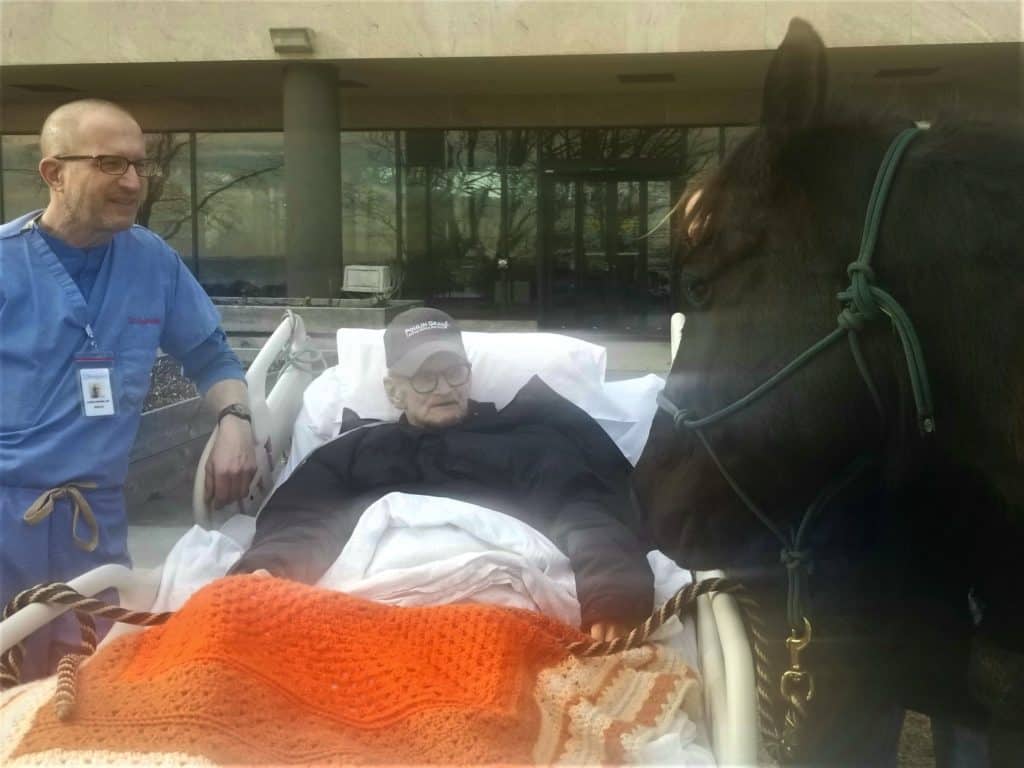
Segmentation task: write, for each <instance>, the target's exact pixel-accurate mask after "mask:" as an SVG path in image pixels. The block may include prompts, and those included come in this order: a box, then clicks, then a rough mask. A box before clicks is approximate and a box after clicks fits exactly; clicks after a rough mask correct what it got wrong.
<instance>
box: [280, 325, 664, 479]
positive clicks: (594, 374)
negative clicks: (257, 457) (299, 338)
mask: <svg viewBox="0 0 1024 768" xmlns="http://www.w3.org/2000/svg"><path fill="white" fill-rule="evenodd" d="M462 340H463V343H464V344H465V346H466V354H467V355H468V356H469V360H470V362H471V363H472V365H473V380H472V386H471V388H470V397H472V398H473V399H474V400H477V401H479V402H490V403H494V404H495V405H496V406H497V407H498V408H503V407H504V406H506V405H507V404H508V403H509V402H510V401H511V400H512V398H514V397H515V396H516V393H518V392H519V390H520V389H521V388H522V387H523V385H524V384H526V382H527V381H529V380H530V378H531V377H533V376H534V375H537V376H540V378H541V379H542V380H543V381H544V382H545V383H546V384H547V385H548V386H549V387H551V388H552V389H553V390H554V391H555V392H557V393H558V394H560V395H561V396H562V397H564V398H565V399H566V400H569V401H570V402H571V403H574V404H575V405H577V406H579V407H580V408H582V409H583V410H584V411H586V412H587V413H588V414H590V416H591V417H592V418H594V419H595V420H596V421H597V422H598V423H599V424H600V425H601V426H602V427H603V428H604V430H605V431H606V432H607V433H608V434H609V436H610V437H611V438H612V440H614V441H615V442H616V444H617V445H618V446H619V449H620V450H621V451H622V453H623V455H624V456H625V457H626V458H627V459H629V461H630V462H631V463H633V464H636V462H637V460H639V458H640V453H641V451H642V450H643V446H644V443H645V442H646V441H647V434H648V432H649V431H650V428H651V420H652V419H653V417H654V411H655V410H656V405H655V403H654V396H655V395H656V393H657V392H658V391H660V390H661V388H662V387H663V386H664V382H663V381H662V379H661V378H660V377H658V376H655V375H653V374H650V375H648V376H645V377H642V378H640V379H632V380H630V381H629V382H614V383H607V384H606V383H605V380H604V376H605V366H606V363H607V355H606V352H605V349H604V347H601V346H598V345H596V344H591V343H589V342H586V341H581V340H580V339H574V338H572V337H571V336H561V335H559V334H555V333H480V332H473V331H464V332H463V334H462ZM386 369H387V367H386V365H385V362H384V331H383V330H382V329H363V328H342V329H341V330H339V331H338V365H336V366H334V367H332V368H328V369H327V370H326V371H324V372H323V373H322V374H321V375H320V376H319V377H318V378H317V379H316V380H315V381H313V383H312V384H310V385H309V387H307V388H306V391H305V393H304V394H303V405H302V411H301V413H300V414H299V417H298V420H297V421H296V424H295V430H294V433H293V436H292V450H291V455H290V457H289V462H288V467H287V469H286V470H285V472H284V474H283V476H287V475H288V474H290V472H291V469H293V468H294V467H295V465H296V464H298V462H299V461H301V460H302V458H303V457H304V456H306V455H307V454H308V453H309V452H310V451H312V450H313V449H314V448H316V447H317V446H319V445H322V444H323V443H325V442H326V441H328V440H331V439H332V438H334V437H336V436H337V434H338V425H340V424H341V419H342V414H343V411H344V409H345V408H350V409H351V410H353V411H355V412H356V413H357V414H359V416H361V417H362V418H365V419H383V420H385V421H396V420H397V419H398V417H399V416H400V413H399V411H398V410H397V409H396V408H395V407H394V406H392V405H391V403H390V401H389V400H388V399H387V396H386V395H385V394H384V385H383V379H384V374H385V372H386Z"/></svg>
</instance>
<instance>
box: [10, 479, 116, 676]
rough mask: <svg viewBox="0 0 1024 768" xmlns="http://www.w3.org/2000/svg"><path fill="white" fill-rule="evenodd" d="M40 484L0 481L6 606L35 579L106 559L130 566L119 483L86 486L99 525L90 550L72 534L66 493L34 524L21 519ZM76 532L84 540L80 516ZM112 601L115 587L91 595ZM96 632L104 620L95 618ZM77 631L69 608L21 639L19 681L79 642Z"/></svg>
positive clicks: (59, 576)
mask: <svg viewBox="0 0 1024 768" xmlns="http://www.w3.org/2000/svg"><path fill="white" fill-rule="evenodd" d="M45 490H47V489H45V488H17V487H11V486H0V601H2V606H3V607H6V605H7V603H8V601H10V600H11V598H13V597H14V596H15V595H16V594H18V593H19V592H21V591H22V590H24V589H28V588H29V587H34V586H36V585H37V584H43V583H47V582H53V581H59V582H66V581H69V580H71V579H73V578H75V577H76V576H81V575H82V574H83V573H85V572H86V571H88V570H91V569H93V568H96V567H98V566H100V565H105V564H107V563H119V564H122V565H127V566H130V565H131V559H130V558H129V556H128V522H127V519H126V515H125V510H124V496H123V494H122V492H121V489H120V488H116V489H96V490H88V491H85V495H86V498H87V499H88V500H89V504H90V505H91V507H92V511H93V514H94V515H95V517H96V522H97V525H98V527H99V544H98V545H97V547H96V549H95V550H93V551H92V552H86V551H85V550H83V549H81V548H80V547H79V546H78V545H77V544H76V543H75V540H74V538H73V537H72V531H71V526H72V520H73V514H72V513H73V509H72V506H71V502H70V501H69V500H68V499H67V498H61V499H58V500H57V501H56V502H55V503H54V508H53V512H52V513H51V514H50V515H49V517H47V518H46V519H44V520H41V521H40V522H38V523H37V524H35V525H29V524H28V523H26V522H25V520H24V515H25V511H26V510H27V509H28V508H29V507H30V506H31V505H32V503H33V502H34V501H35V500H36V499H37V498H39V496H40V494H42V493H43V492H44V491H45ZM77 535H78V537H79V538H81V539H84V540H86V541H87V540H88V539H89V537H90V531H89V529H88V527H87V526H86V525H85V523H84V522H83V521H82V519H81V517H80V518H79V522H78V528H77ZM96 597H97V598H99V599H100V600H106V601H108V602H117V593H116V592H115V591H114V590H109V591H108V592H104V593H101V594H99V595H96ZM96 628H97V630H98V632H99V635H100V637H102V636H103V635H105V634H106V632H107V631H109V629H110V623H109V622H99V621H97V622H96ZM80 643H81V632H80V631H79V628H78V622H77V620H76V619H75V617H74V614H73V613H68V614H65V615H64V616H61V617H60V618H59V619H57V620H56V621H53V622H50V623H49V624H48V625H46V626H45V627H43V628H42V629H40V630H38V631H36V632H35V633H33V634H32V635H31V636H29V637H28V638H26V640H25V641H24V645H25V657H24V660H23V661H22V665H21V681H22V682H28V681H29V680H32V679H35V678H38V677H43V676H45V675H47V674H49V673H50V672H51V671H52V666H51V665H54V664H55V663H56V661H57V660H59V658H60V656H61V655H63V653H67V652H71V651H73V650H75V649H77V647H78V646H79V645H80Z"/></svg>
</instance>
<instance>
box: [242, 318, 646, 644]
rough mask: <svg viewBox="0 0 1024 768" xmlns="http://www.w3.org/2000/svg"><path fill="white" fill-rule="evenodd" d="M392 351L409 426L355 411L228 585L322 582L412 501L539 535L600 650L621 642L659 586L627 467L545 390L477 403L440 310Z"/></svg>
mask: <svg viewBox="0 0 1024 768" xmlns="http://www.w3.org/2000/svg"><path fill="white" fill-rule="evenodd" d="M384 348H385V358H386V362H387V366H388V372H387V375H386V376H385V378H384V388H385V390H386V392H387V395H388V397H389V398H390V400H391V402H392V403H393V404H394V405H395V407H397V408H398V409H399V410H401V411H402V417H401V419H400V420H399V421H398V422H397V423H395V422H380V421H371V420H365V419H360V418H359V417H358V415H357V414H354V413H353V412H351V411H348V410H346V411H345V414H344V417H343V420H342V428H341V434H340V435H339V436H338V437H337V438H335V439H334V440H332V441H331V442H329V443H327V444H325V445H323V446H321V447H320V448H318V449H317V450H316V451H314V452H313V453H311V454H310V455H309V456H308V457H307V458H306V459H305V460H304V461H303V462H302V463H301V464H300V465H299V466H298V467H297V468H296V470H295V471H294V472H293V473H292V474H291V475H290V476H289V477H288V479H287V480H285V482H284V483H282V484H281V485H280V486H279V487H278V488H277V489H276V490H275V491H274V493H273V494H272V495H271V496H270V498H269V499H268V501H267V503H266V504H265V505H264V507H263V509H262V510H261V511H260V514H259V517H258V519H257V523H256V536H255V539H254V541H253V545H252V547H251V548H250V549H249V551H248V552H247V553H246V554H245V555H243V557H242V559H241V560H240V561H239V563H238V564H237V565H236V566H235V567H234V569H233V572H235V573H245V572H252V571H258V570H265V571H269V572H270V573H271V574H273V575H276V576H282V577H285V578H290V579H296V580H298V581H302V582H306V583H310V584H312V583H315V582H316V581H317V580H318V579H319V578H320V577H321V576H322V575H323V574H324V573H325V572H326V571H327V569H328V568H329V567H330V566H331V564H332V563H333V562H334V560H335V559H336V558H337V557H338V555H339V554H340V553H341V550H342V548H343V547H344V545H345V542H346V541H348V539H349V537H350V536H351V535H352V531H353V529H354V528H355V525H356V522H357V521H358V519H359V516H360V515H361V514H362V512H363V511H364V510H365V509H366V508H367V507H368V506H369V505H370V504H372V503H373V502H374V501H376V500H377V499H378V498H380V497H381V496H383V495H385V494H386V493H390V492H393V491H404V492H407V493H417V494H425V495H432V496H443V497H446V498H455V499H460V500H463V501H467V502H471V503H474V504H478V505H480V506H484V507H489V508H491V509H496V510H500V511H501V512H504V513H506V514H508V515H511V516H513V517H516V518H518V519H520V520H522V521H524V522H526V523H528V524H529V525H531V526H532V527H534V528H535V529H537V530H539V531H540V532H542V533H544V534H545V535H546V536H547V537H548V538H549V539H550V540H551V541H552V542H553V543H554V544H555V545H556V546H557V547H558V548H559V549H560V550H561V551H562V552H563V553H564V554H565V555H566V556H567V557H568V558H569V561H570V563H571V565H572V569H573V572H574V574H575V577H576V589H577V595H578V598H579V602H580V611H581V616H582V620H583V627H584V629H586V630H587V631H589V632H590V634H591V635H592V636H593V637H595V638H597V639H611V638H614V637H618V636H620V635H622V634H624V633H625V632H626V631H628V629H629V628H630V627H631V626H632V625H634V624H635V623H637V622H639V621H640V620H642V619H643V618H644V617H646V616H647V615H648V614H649V613H650V610H651V607H652V602H653V576H652V574H651V570H650V567H649V565H648V563H647V559H646V556H645V551H646V548H645V547H644V546H642V544H641V542H640V539H639V534H638V527H637V525H636V523H635V521H634V516H633V514H632V506H631V496H630V493H629V485H628V483H629V471H630V465H629V462H628V461H626V459H625V458H624V457H623V456H622V454H621V453H620V452H619V450H618V448H617V447H616V445H615V443H614V442H612V440H611V439H610V438H609V437H608V436H607V434H605V432H604V430H603V429H602V428H601V427H600V426H599V425H598V424H597V423H596V422H595V421H594V420H593V419H591V418H590V417H589V416H588V415H587V414H586V413H585V412H583V411H582V410H580V409H579V408H577V407H576V406H575V405H573V404H572V403H570V402H569V401H567V400H565V399H564V398H562V397H560V396H559V395H557V394H556V393H555V392H553V391H552V390H551V389H550V388H548V386H547V385H546V384H544V383H543V382H542V381H541V380H540V379H539V378H537V377H534V378H533V379H531V380H530V381H529V382H528V383H527V384H526V385H525V386H524V387H523V388H522V389H521V390H520V391H519V393H518V394H517V395H516V397H515V398H514V399H513V400H512V402H510V403H509V404H508V405H507V406H506V407H505V408H503V409H501V410H500V411H499V410H497V409H496V408H495V406H494V405H493V404H492V403H478V402H475V401H473V400H470V399H469V390H470V379H471V376H472V371H471V367H470V364H469V361H468V360H467V358H466V351H465V348H464V347H463V344H462V334H461V332H460V331H459V329H458V326H457V325H456V324H455V321H454V320H453V319H452V318H451V317H449V316H448V315H447V314H445V313H444V312H441V311H439V310H436V309H427V308H420V309H412V310H409V311H407V312H404V313H402V314H401V315H399V316H398V317H396V318H395V319H394V320H393V321H392V323H391V324H390V325H389V326H388V328H387V329H386V331H385V333H384Z"/></svg>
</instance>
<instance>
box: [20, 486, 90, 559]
mask: <svg viewBox="0 0 1024 768" xmlns="http://www.w3.org/2000/svg"><path fill="white" fill-rule="evenodd" d="M95 487H96V483H87V482H82V483H67V484H66V485H59V486H57V487H56V488H51V489H50V490H48V491H43V493H41V494H40V495H39V498H38V499H36V500H35V501H33V502H32V506H30V507H29V508H28V509H27V510H26V511H25V516H24V518H23V519H24V520H25V522H26V523H28V524H29V525H37V524H38V523H41V522H42V521H43V520H45V519H46V518H48V517H49V516H50V514H51V513H52V512H53V506H54V504H55V503H56V502H57V500H58V499H62V498H67V499H68V500H69V501H70V502H71V510H72V513H73V514H72V517H71V537H72V538H73V539H74V540H75V546H76V547H78V548H79V549H82V550H85V551H86V552H92V551H94V550H95V549H96V547H97V546H99V543H100V527H99V525H98V524H97V522H96V515H94V514H93V511H92V507H91V506H90V505H89V501H88V499H86V498H85V495H84V494H83V493H82V489H92V488H95ZM79 516H81V517H82V519H83V520H85V525H86V527H87V528H88V529H89V538H88V539H82V538H79V536H78V518H79Z"/></svg>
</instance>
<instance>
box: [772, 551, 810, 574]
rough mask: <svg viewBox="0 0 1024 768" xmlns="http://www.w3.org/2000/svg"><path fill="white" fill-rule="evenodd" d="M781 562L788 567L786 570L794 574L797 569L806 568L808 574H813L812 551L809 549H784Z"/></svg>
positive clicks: (780, 556) (781, 553) (780, 558)
mask: <svg viewBox="0 0 1024 768" xmlns="http://www.w3.org/2000/svg"><path fill="white" fill-rule="evenodd" d="M779 562H780V563H782V564H783V565H784V566H786V570H788V571H790V572H792V571H795V570H796V569H797V568H805V569H806V570H807V572H808V573H810V572H811V563H812V558H811V551H810V550H809V549H790V548H788V547H786V548H784V549H783V550H782V551H781V552H780V553H779Z"/></svg>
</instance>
